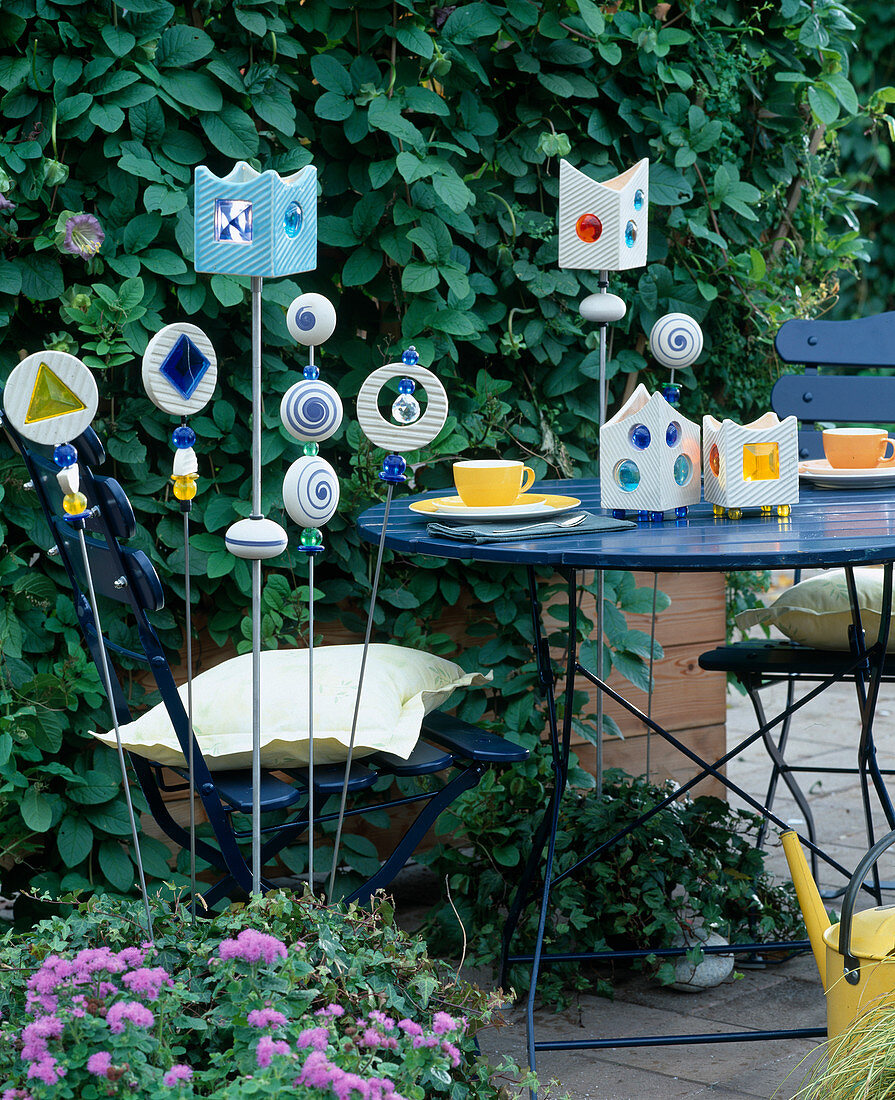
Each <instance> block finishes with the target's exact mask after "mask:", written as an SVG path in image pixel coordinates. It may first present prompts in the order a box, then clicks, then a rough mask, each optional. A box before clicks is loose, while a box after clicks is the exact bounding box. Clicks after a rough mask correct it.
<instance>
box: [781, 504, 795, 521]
mask: <svg viewBox="0 0 895 1100" xmlns="http://www.w3.org/2000/svg"><path fill="white" fill-rule="evenodd" d="M791 511H792V509H791V508H790V506H789V505H788V504H778V505H777V515H778V516H779V517H780V518H781V519H786V517H787V516H788V515H789V513H790V512H791Z"/></svg>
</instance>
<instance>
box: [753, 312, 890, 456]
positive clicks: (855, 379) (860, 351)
mask: <svg viewBox="0 0 895 1100" xmlns="http://www.w3.org/2000/svg"><path fill="white" fill-rule="evenodd" d="M774 346H775V348H776V349H777V354H778V355H779V356H780V358H781V359H782V360H783V362H784V363H803V364H804V365H805V371H804V373H802V374H784V375H783V376H782V377H781V378H779V379H778V380H777V382H776V383H775V385H774V388H773V390H772V392H771V407H772V408H773V410H774V412H775V413H777V415H778V416H781V417H782V416H796V417H797V418H798V420H799V425H800V430H799V457H800V458H823V453H824V452H823V443H822V440H821V433H820V431H819V430H818V429H817V424H818V423H819V422H820V423H830V422H832V423H848V424H879V425H883V426H886V427H888V426H890V425H893V424H895V377H893V376H892V375H882V374H876V375H862V374H850V375H843V374H826V373H821V371H820V369H819V368H822V367H824V368H825V367H851V368H867V367H873V368H889V369H893V368H895V312H891V313H879V314H877V315H876V316H874V317H862V318H860V319H859V320H856V321H798V320H792V321H786V322H784V324H782V325H781V326H780V329H779V330H778V332H777V337H776V339H775V340H774Z"/></svg>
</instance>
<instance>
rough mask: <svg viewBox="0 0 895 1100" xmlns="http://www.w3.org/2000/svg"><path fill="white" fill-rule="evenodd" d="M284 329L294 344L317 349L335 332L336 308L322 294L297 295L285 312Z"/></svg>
mask: <svg viewBox="0 0 895 1100" xmlns="http://www.w3.org/2000/svg"><path fill="white" fill-rule="evenodd" d="M286 328H288V329H289V335H290V336H291V337H292V339H293V340H295V341H296V343H298V344H304V346H305V347H311V346H312V345H313V346H314V347H317V346H319V345H320V344H323V343H325V342H326V341H327V340H328V339H329V338H330V336H332V334H333V333H334V332H335V331H336V308H335V306H334V305H333V304H332V302H331V301H330V300H329V298H324V297H323V295H322V294H299V296H298V297H297V298H296V299H294V301H293V302H292V305H291V306H290V307H289V308H288V309H287V310H286Z"/></svg>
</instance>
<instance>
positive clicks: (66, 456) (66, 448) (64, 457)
mask: <svg viewBox="0 0 895 1100" xmlns="http://www.w3.org/2000/svg"><path fill="white" fill-rule="evenodd" d="M53 461H54V462H55V463H56V465H57V466H61V467H62V469H63V470H65V469H67V468H68V467H69V466H74V464H75V463H76V462H77V461H78V452H77V451H76V450H75V448H74V447H73V446H72V445H71V443H60V444H59V445H58V447H54V448H53Z"/></svg>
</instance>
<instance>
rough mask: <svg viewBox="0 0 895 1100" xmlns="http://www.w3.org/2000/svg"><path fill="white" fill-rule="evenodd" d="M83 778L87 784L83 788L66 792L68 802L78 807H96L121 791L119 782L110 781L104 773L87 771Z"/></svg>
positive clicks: (72, 788) (71, 788)
mask: <svg viewBox="0 0 895 1100" xmlns="http://www.w3.org/2000/svg"><path fill="white" fill-rule="evenodd" d="M84 778H85V779H86V781H87V782H86V783H85V784H84V786H83V787H70V788H69V790H68V791H67V792H66V796H65V797H66V798H67V799H68V801H69V802H74V803H76V804H77V805H79V806H97V805H99V804H100V803H102V802H108V801H109V800H110V799H111V798H114V797H115V795H116V794H118V791H119V790H120V789H121V782H120V780H118V781H115V780H114V779H110V778H109V777H108V776H107V775H106V773H105V772H101V771H88V772H87V774H86V775H85V776H84Z"/></svg>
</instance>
